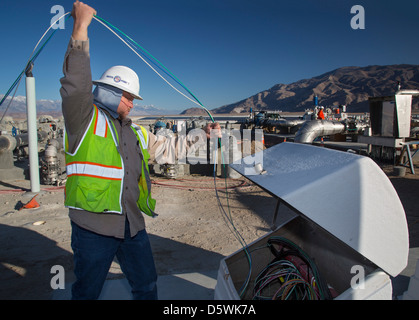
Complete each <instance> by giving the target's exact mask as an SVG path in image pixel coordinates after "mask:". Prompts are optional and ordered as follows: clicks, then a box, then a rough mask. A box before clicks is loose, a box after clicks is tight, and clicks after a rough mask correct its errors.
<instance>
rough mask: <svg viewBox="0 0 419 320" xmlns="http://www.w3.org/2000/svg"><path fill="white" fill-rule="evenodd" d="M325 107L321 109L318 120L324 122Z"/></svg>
mask: <svg viewBox="0 0 419 320" xmlns="http://www.w3.org/2000/svg"><path fill="white" fill-rule="evenodd" d="M323 109H324V107H320V110H319V113H318V114H317V119H320V120H324V111H323Z"/></svg>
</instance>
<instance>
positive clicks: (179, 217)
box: [0, 166, 419, 300]
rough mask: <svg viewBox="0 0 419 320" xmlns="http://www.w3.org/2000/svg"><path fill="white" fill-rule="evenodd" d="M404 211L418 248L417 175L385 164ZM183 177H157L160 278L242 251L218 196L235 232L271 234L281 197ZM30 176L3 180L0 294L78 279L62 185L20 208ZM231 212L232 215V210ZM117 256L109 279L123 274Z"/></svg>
mask: <svg viewBox="0 0 419 320" xmlns="http://www.w3.org/2000/svg"><path fill="white" fill-rule="evenodd" d="M383 170H384V171H385V172H386V173H387V174H388V176H389V178H390V179H391V181H392V183H393V185H394V187H395V189H396V190H397V192H398V194H399V197H400V199H401V202H402V203H403V206H404V208H405V211H406V216H407V222H408V225H409V231H410V247H411V248H415V247H419V202H418V200H417V199H418V192H419V173H418V171H419V170H417V171H416V174H415V175H413V174H411V173H410V170H407V173H406V176H405V177H403V178H401V177H396V176H394V175H393V167H392V166H383ZM184 178H185V179H182V180H167V179H162V178H158V177H156V178H154V185H153V195H154V198H155V199H156V200H157V208H156V211H157V212H158V213H159V216H158V217H157V218H155V219H153V218H149V217H146V225H147V230H148V233H149V235H150V240H151V244H152V249H153V252H154V257H155V261H156V267H157V271H158V273H159V274H160V275H167V274H173V273H185V272H194V271H197V270H200V271H205V270H216V269H218V266H219V262H220V260H221V259H222V258H223V257H225V256H227V255H229V254H231V253H233V252H235V251H236V250H239V249H240V248H241V244H240V243H239V242H238V241H237V239H236V238H235V237H234V234H233V232H231V226H229V224H228V223H226V218H225V216H224V214H223V213H222V212H221V211H220V209H219V206H218V199H219V200H220V202H221V203H222V205H223V208H224V209H225V210H226V211H227V212H226V214H227V215H230V214H231V217H232V220H233V221H234V225H235V227H236V229H237V230H238V231H239V232H240V234H241V235H242V236H243V238H244V239H245V240H246V242H248V243H250V242H251V241H253V240H256V239H258V238H259V237H261V236H262V235H264V234H266V233H267V232H268V231H270V226H271V222H272V217H273V214H274V210H275V205H276V200H275V199H274V198H273V197H271V196H270V195H269V194H267V193H266V192H264V191H263V190H261V189H260V188H259V187H257V186H255V185H252V184H250V183H249V182H248V181H247V180H245V179H244V178H243V179H237V180H234V179H228V180H227V186H228V189H227V190H226V189H225V180H224V179H221V178H220V179H217V180H216V186H217V188H218V189H217V193H218V199H217V194H216V192H215V189H214V179H213V178H212V177H209V176H204V177H203V176H185V177H184ZM29 190H30V185H29V181H27V180H16V181H0V284H1V285H0V299H2V300H4V299H13V300H15V299H51V297H52V292H53V290H52V289H51V285H50V281H51V278H52V277H53V275H54V274H52V273H51V268H52V267H53V266H54V265H61V266H63V267H64V270H65V275H66V282H72V281H73V280H74V275H73V273H72V270H73V262H72V250H71V244H70V241H71V239H70V238H71V236H70V234H71V230H70V222H69V218H68V211H67V209H65V208H64V206H63V188H62V187H51V186H41V190H42V191H41V193H39V194H38V195H37V196H36V198H35V200H36V201H37V202H38V203H39V205H40V206H39V207H38V208H34V209H21V210H19V209H20V208H21V207H22V205H23V204H25V203H27V202H28V201H29V200H31V198H32V197H33V194H31V193H30V192H29ZM228 208H229V210H230V213H229V212H228V211H229V210H228ZM122 277H123V274H122V273H121V271H120V269H119V265H118V263H117V261H115V262H114V263H113V265H112V267H111V270H110V272H109V275H108V278H109V279H111V278H122Z"/></svg>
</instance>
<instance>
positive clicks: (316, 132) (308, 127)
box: [294, 120, 346, 143]
mask: <svg viewBox="0 0 419 320" xmlns="http://www.w3.org/2000/svg"><path fill="white" fill-rule="evenodd" d="M345 129H346V126H345V124H343V123H341V122H337V121H329V120H312V121H307V122H306V123H304V124H303V125H302V127H301V128H300V130H298V132H297V134H296V135H295V138H294V142H299V143H312V142H313V141H314V139H316V138H317V137H320V136H328V135H332V134H337V133H342V132H344V131H345Z"/></svg>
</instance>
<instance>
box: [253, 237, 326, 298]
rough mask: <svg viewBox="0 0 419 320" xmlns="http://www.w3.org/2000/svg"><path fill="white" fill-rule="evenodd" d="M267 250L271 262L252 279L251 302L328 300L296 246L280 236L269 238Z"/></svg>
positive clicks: (312, 266) (312, 265)
mask: <svg viewBox="0 0 419 320" xmlns="http://www.w3.org/2000/svg"><path fill="white" fill-rule="evenodd" d="M267 247H268V248H269V249H270V251H271V253H272V254H273V256H274V259H273V260H272V261H271V262H270V263H268V265H267V266H266V267H265V268H263V269H262V270H261V271H260V272H259V274H258V275H257V276H256V278H255V283H254V288H253V299H256V300H320V299H321V300H323V299H331V294H330V290H329V288H328V286H327V284H326V282H325V281H324V280H323V279H322V277H321V276H320V274H319V271H318V269H317V266H316V265H315V263H314V262H313V261H312V259H311V258H310V257H309V256H308V255H307V253H305V252H304V251H303V250H302V249H301V248H300V247H298V246H297V245H296V244H295V243H293V242H292V241H290V240H289V239H286V238H283V237H271V238H270V239H269V240H268V243H267Z"/></svg>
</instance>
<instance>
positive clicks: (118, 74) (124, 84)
mask: <svg viewBox="0 0 419 320" xmlns="http://www.w3.org/2000/svg"><path fill="white" fill-rule="evenodd" d="M100 83H103V84H107V85H110V86H112V87H116V88H118V89H121V90H123V91H126V92H128V93H130V94H132V95H133V96H134V98H135V99H139V100H143V98H141V96H140V80H139V79H138V76H137V74H136V73H135V71H133V70H131V69H130V68H128V67H125V66H114V67H111V68H109V69H108V70H106V71H105V73H104V74H102V77H101V78H100V79H99V80H95V81H93V84H95V85H97V84H100Z"/></svg>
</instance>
